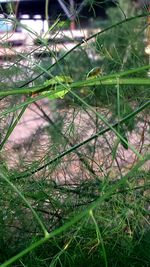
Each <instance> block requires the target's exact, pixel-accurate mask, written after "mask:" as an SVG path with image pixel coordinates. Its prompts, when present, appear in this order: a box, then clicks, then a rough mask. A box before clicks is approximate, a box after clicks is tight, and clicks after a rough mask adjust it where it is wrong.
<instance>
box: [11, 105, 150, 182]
mask: <svg viewBox="0 0 150 267" xmlns="http://www.w3.org/2000/svg"><path fill="white" fill-rule="evenodd" d="M149 105H150V100H149V101H147V102H146V103H144V104H143V105H141V106H140V107H139V108H138V109H136V110H135V111H133V112H131V113H130V114H129V115H127V116H126V117H124V118H123V119H122V120H120V121H119V122H116V123H114V124H113V125H112V127H113V128H115V127H117V126H118V124H122V123H125V122H126V121H128V120H129V119H130V118H132V117H134V116H136V115H137V114H138V113H140V112H141V111H142V110H144V109H146V108H147V107H148V106H149ZM108 131H110V127H107V128H105V129H103V130H100V131H99V132H97V133H95V134H94V135H92V136H91V137H89V138H87V139H85V140H84V141H83V142H81V143H79V144H76V145H74V146H73V147H71V148H69V149H68V150H65V151H64V152H62V153H61V154H59V155H57V156H56V157H55V158H53V159H51V160H50V161H49V162H47V163H46V164H44V165H42V166H40V167H39V168H36V169H30V170H27V171H25V172H23V173H21V174H20V175H19V176H17V177H14V179H20V178H25V177H27V176H29V175H31V174H34V173H36V172H38V171H40V170H42V169H44V168H45V167H47V166H49V165H51V164H53V163H54V162H56V161H58V160H60V159H61V158H63V157H64V156H66V155H68V154H70V153H72V152H74V150H76V149H78V148H80V147H82V146H83V145H85V144H87V143H89V142H91V141H92V140H94V139H95V138H97V137H99V136H101V135H103V134H104V133H106V132H108Z"/></svg>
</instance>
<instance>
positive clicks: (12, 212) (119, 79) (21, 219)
mask: <svg viewBox="0 0 150 267" xmlns="http://www.w3.org/2000/svg"><path fill="white" fill-rule="evenodd" d="M119 3H120V5H119V6H118V7H116V9H113V10H112V11H111V15H112V16H114V17H115V16H116V13H117V14H120V17H118V21H117V22H116V21H115V22H114V23H113V22H112V20H109V22H110V25H109V26H108V27H107V28H104V29H103V30H102V31H100V32H99V33H97V34H96V35H95V34H94V35H93V36H90V37H89V38H87V40H84V41H81V42H80V43H78V44H77V45H76V46H75V47H74V48H72V49H70V50H69V51H67V52H64V51H61V52H60V54H59V55H58V54H55V53H54V52H52V51H51V48H50V46H49V44H48V42H47V39H45V38H42V37H41V36H37V34H35V33H33V32H32V30H31V29H27V30H28V32H30V33H31V32H32V34H33V35H34V36H35V38H37V39H38V40H39V41H40V42H39V47H37V48H36V49H35V50H34V51H31V52H30V53H26V54H21V53H20V54H19V58H17V59H16V60H14V63H12V65H9V67H8V68H6V69H5V68H1V70H0V75H1V85H0V97H1V100H0V104H1V107H0V109H1V110H0V117H1V126H0V131H1V142H0V150H1V155H0V159H1V162H0V196H1V197H0V200H1V206H0V235H1V239H0V264H1V265H0V266H1V267H6V266H15V267H21V266H28V267H30V266H40V267H41V266H42V267H45V266H46V267H47V266H50V267H54V266H63V267H65V266H66V267H68V266H73V267H76V266H85V265H87V266H93V267H94V266H95V267H98V266H102V267H103V266H105V267H107V266H118V267H119V266H122V267H123V266H136V267H138V266H142V267H146V266H147V267H148V266H149V265H150V258H149V255H150V253H149V252H150V251H149V243H150V242H149V238H148V237H149V215H150V214H149V188H150V183H149V181H150V174H149V161H150V154H149V152H148V151H149V138H148V134H149V109H148V108H149V105H150V99H149V97H150V95H149V85H150V81H149V79H148V78H147V76H146V72H147V70H148V69H149V64H148V63H147V59H146V57H145V55H144V52H143V48H142V46H141V43H142V42H143V29H144V28H143V27H144V26H143V25H144V20H146V17H147V14H146V13H144V14H139V15H136V13H135V11H134V12H133V11H132V12H133V13H131V14H130V16H128V17H127V18H124V17H123V18H122V16H124V15H123V12H122V11H121V10H122V4H124V2H123V1H120V2H119ZM129 7H130V1H128V5H127V9H129ZM113 12H114V13H115V14H113ZM118 12H119V13H118ZM124 12H125V10H124ZM15 23H18V24H19V22H17V21H15ZM129 25H130V26H129ZM137 25H138V27H137ZM21 26H22V25H21ZM55 26H57V27H58V24H57V23H54V24H53V27H52V29H53V30H54V28H55ZM131 26H132V27H131ZM134 26H135V30H134V31H133V27H134ZM136 27H137V28H136ZM60 30H61V28H59V31H60ZM120 33H121V35H120ZM127 33H128V34H127ZM137 36H138V38H137ZM140 36H141V37H140ZM109 37H111V38H110V39H109ZM121 37H122V38H121ZM139 37H140V38H139ZM94 38H96V41H95V43H94V44H93V42H90V40H93V39H94ZM120 38H121V39H120ZM122 39H124V41H123V44H124V45H122ZM109 40H110V41H109ZM118 40H119V41H118ZM133 40H134V46H132V42H133ZM101 42H103V47H101V45H100V44H101ZM83 43H84V46H83V47H82V44H83ZM135 43H136V45H137V46H138V47H139V49H140V53H137V50H136V49H135V48H136V45H135ZM139 43H140V44H139ZM41 46H42V49H43V47H44V50H43V52H41V53H46V54H47V55H48V58H47V57H46V58H43V57H42V56H41V57H34V56H33V55H34V53H35V51H36V50H38V49H40V48H41ZM129 46H130V49H129V52H130V53H129V54H128V55H127V57H126V61H124V57H123V56H124V55H125V53H126V48H127V47H129ZM114 48H115V49H114ZM90 49H95V53H97V52H98V53H100V58H99V59H97V60H95V59H93V58H92V59H91V58H90V57H89V55H88V51H89V50H90ZM135 50H136V51H135ZM92 51H93V50H92ZM102 52H105V53H103V57H102V58H101V56H102ZM107 54H111V57H107ZM49 55H51V58H49ZM131 55H134V56H135V57H132V56H131ZM116 57H118V58H119V59H120V60H118V61H117V59H116ZM135 58H136V60H135ZM52 59H55V62H54V63H53V64H52V62H51V60H52ZM23 63H24V64H23ZM99 64H102V65H103V68H104V69H103V71H104V74H103V75H101V76H99V75H96V76H92V75H88V73H91V70H92V69H93V67H98V68H99V67H101V66H100V65H99ZM66 78H67V79H66ZM29 85H30V86H29ZM64 91H65V93H66V94H64ZM44 99H46V102H44ZM67 101H68V102H67ZM66 102H67V103H68V105H66ZM26 112H33V113H34V114H35V115H36V116H37V117H34V118H31V117H30V118H28V117H25V116H26ZM28 120H29V122H30V121H32V120H33V121H32V123H33V124H34V123H35V120H37V121H38V122H39V121H42V122H41V124H40V126H39V127H37V128H36V129H35V131H34V132H31V133H30V135H27V137H26V138H23V139H21V141H20V139H19V138H18V139H17V142H18V143H17V142H16V143H14V142H13V139H10V138H11V137H12V135H13V134H15V133H16V134H17V131H19V130H18V129H19V128H17V127H24V126H25V125H26V124H27V123H28ZM32 123H31V124H29V125H30V127H31V125H32ZM30 127H28V128H27V129H28V131H30V130H31V129H30ZM20 129H22V131H25V128H20ZM10 141H11V142H10ZM19 142H20V143H19Z"/></svg>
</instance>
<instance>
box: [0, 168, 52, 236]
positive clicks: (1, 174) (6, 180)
mask: <svg viewBox="0 0 150 267" xmlns="http://www.w3.org/2000/svg"><path fill="white" fill-rule="evenodd" d="M0 177H1V178H2V179H3V180H4V181H5V182H7V183H8V184H9V185H10V187H11V188H12V189H13V190H14V191H15V192H16V193H17V194H18V195H19V196H20V198H21V199H22V200H23V201H24V202H25V204H26V205H27V206H28V208H29V209H30V210H31V211H32V213H33V215H34V217H35V218H36V220H37V222H38V224H39V225H40V226H41V229H42V231H43V232H44V235H45V237H46V236H47V235H48V232H47V230H46V228H45V226H44V224H43V222H42V221H41V219H40V217H39V216H38V214H37V213H36V211H35V210H34V209H33V208H32V206H31V205H30V203H29V202H28V201H27V199H26V198H25V197H24V196H23V194H22V193H21V192H20V191H19V190H18V188H17V187H16V186H15V185H14V184H13V183H12V182H10V180H9V179H8V178H7V174H6V171H5V170H4V168H3V170H2V171H0Z"/></svg>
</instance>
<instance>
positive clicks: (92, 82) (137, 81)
mask: <svg viewBox="0 0 150 267" xmlns="http://www.w3.org/2000/svg"><path fill="white" fill-rule="evenodd" d="M149 67H150V65H149ZM120 75H121V73H120V74H119V73H116V74H113V77H116V78H111V77H112V75H106V76H103V77H98V78H93V79H89V80H83V81H79V82H72V83H70V84H69V87H70V88H71V89H73V88H81V87H84V86H89V87H90V86H96V85H107V86H112V85H117V83H118V77H120ZM122 75H123V74H122ZM118 84H119V85H139V86H142V85H150V79H148V78H128V79H121V78H120V79H119V83H118ZM39 90H40V91H42V92H44V91H45V92H47V93H48V94H50V95H52V96H53V95H54V94H55V93H56V92H59V91H62V90H64V85H62V84H58V85H56V86H55V90H53V88H52V87H50V86H45V85H43V86H42V85H41V86H34V87H26V88H23V89H20V88H16V89H8V90H5V91H1V92H0V97H3V96H9V95H25V94H30V93H36V92H37V91H39ZM48 94H47V95H45V96H48ZM45 96H43V98H44V97H45Z"/></svg>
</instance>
